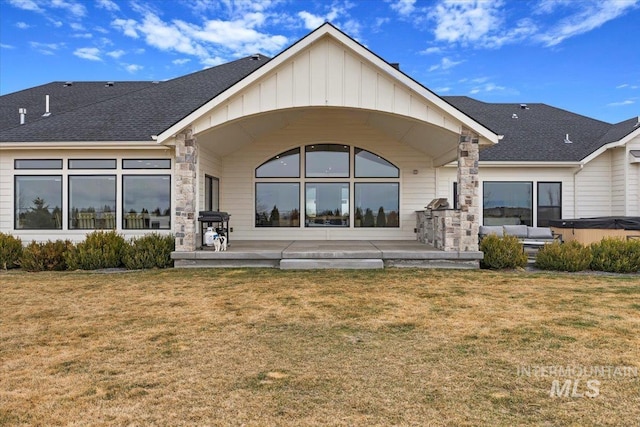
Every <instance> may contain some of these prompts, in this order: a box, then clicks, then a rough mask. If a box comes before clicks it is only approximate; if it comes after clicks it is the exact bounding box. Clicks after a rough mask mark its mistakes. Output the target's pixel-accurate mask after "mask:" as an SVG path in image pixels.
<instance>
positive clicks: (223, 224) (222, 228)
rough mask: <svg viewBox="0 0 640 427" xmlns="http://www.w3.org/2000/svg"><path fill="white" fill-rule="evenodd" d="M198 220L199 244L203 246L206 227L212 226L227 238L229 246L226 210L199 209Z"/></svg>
mask: <svg viewBox="0 0 640 427" xmlns="http://www.w3.org/2000/svg"><path fill="white" fill-rule="evenodd" d="M199 213H200V216H198V221H199V222H200V240H201V241H200V244H201V246H202V247H204V233H205V231H206V230H207V227H213V228H214V229H215V230H216V232H217V233H218V234H220V235H222V236H224V237H225V238H226V239H227V246H229V217H230V216H231V215H229V214H228V213H226V212H218V211H200V212H199Z"/></svg>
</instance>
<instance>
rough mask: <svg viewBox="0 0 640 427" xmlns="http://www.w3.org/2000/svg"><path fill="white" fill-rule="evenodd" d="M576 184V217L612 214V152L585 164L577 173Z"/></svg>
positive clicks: (606, 152)
mask: <svg viewBox="0 0 640 427" xmlns="http://www.w3.org/2000/svg"><path fill="white" fill-rule="evenodd" d="M575 185H576V218H589V217H596V216H608V215H611V214H612V210H611V202H612V197H611V152H610V151H605V152H604V153H602V154H601V155H600V156H598V157H597V158H595V159H594V160H592V161H590V162H589V163H587V164H586V165H584V168H583V169H582V170H581V171H580V172H578V173H577V174H576V184H575Z"/></svg>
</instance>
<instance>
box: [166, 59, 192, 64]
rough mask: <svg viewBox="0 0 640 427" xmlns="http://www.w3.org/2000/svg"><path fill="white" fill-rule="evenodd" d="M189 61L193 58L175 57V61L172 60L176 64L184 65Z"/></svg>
mask: <svg viewBox="0 0 640 427" xmlns="http://www.w3.org/2000/svg"><path fill="white" fill-rule="evenodd" d="M189 61H191V59H189V58H181V59H174V60H173V61H171V63H172V64H175V65H184V64H186V63H187V62H189Z"/></svg>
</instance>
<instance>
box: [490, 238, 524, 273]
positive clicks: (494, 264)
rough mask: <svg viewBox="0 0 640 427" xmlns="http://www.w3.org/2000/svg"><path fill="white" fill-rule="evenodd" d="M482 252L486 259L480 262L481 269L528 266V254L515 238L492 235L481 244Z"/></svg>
mask: <svg viewBox="0 0 640 427" xmlns="http://www.w3.org/2000/svg"><path fill="white" fill-rule="evenodd" d="M480 250H481V251H482V252H484V259H483V260H482V261H480V267H481V268H490V269H495V270H497V269H502V268H517V267H520V268H522V267H525V266H526V265H527V254H525V253H524V251H523V250H522V244H521V243H520V241H519V240H518V238H517V237H515V236H504V237H498V236H496V235H493V234H490V235H488V236H486V237H484V238H483V239H482V241H481V242H480Z"/></svg>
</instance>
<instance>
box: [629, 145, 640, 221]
mask: <svg viewBox="0 0 640 427" xmlns="http://www.w3.org/2000/svg"><path fill="white" fill-rule="evenodd" d="M631 150H640V136H637V137H636V138H634V139H633V140H631V141H630V142H629V143H628V144H627V158H626V163H627V180H626V186H627V215H629V216H640V188H638V187H640V163H637V162H634V163H631V159H634V157H633V156H632V155H631V153H630V152H631Z"/></svg>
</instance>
